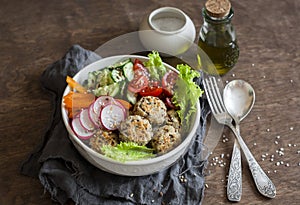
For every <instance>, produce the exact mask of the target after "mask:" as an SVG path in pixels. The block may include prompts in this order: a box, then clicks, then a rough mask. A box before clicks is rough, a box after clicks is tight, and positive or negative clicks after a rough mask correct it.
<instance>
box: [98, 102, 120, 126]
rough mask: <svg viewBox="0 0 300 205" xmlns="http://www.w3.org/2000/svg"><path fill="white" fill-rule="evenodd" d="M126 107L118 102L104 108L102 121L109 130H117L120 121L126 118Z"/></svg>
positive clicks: (101, 114)
mask: <svg viewBox="0 0 300 205" xmlns="http://www.w3.org/2000/svg"><path fill="white" fill-rule="evenodd" d="M124 109H125V108H124V107H123V106H120V105H117V104H109V105H106V106H105V107H103V108H102V110H101V113H100V122H101V124H102V125H103V127H104V128H106V129H108V130H116V129H117V128H118V126H119V125H120V123H121V122H122V121H123V120H125V118H126V113H125V112H124Z"/></svg>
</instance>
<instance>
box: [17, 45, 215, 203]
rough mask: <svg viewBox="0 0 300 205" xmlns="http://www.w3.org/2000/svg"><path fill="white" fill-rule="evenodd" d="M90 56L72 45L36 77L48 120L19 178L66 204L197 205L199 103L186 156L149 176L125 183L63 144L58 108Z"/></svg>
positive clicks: (123, 178)
mask: <svg viewBox="0 0 300 205" xmlns="http://www.w3.org/2000/svg"><path fill="white" fill-rule="evenodd" d="M96 59H99V56H97V55H96V54H95V53H94V52H91V51H88V50H85V49H83V48H82V47H80V46H78V45H74V46H72V47H71V48H70V50H69V51H68V52H67V53H66V54H65V56H64V57H63V58H62V59H61V60H58V61H57V62H55V63H53V64H52V65H50V66H48V67H47V68H46V70H45V71H44V72H43V74H42V76H41V83H42V86H43V88H44V89H45V90H46V91H48V92H49V93H50V94H51V96H52V98H51V100H52V103H53V114H52V117H51V120H50V122H49V125H48V126H47V129H46V132H45V134H44V136H43V138H42V142H41V143H40V145H39V146H38V147H37V148H36V149H35V150H34V151H33V153H32V154H31V155H30V156H29V158H28V159H27V160H26V161H25V162H24V163H23V164H22V166H21V173H22V174H24V175H28V176H32V177H38V178H39V180H40V182H41V183H42V185H43V186H44V187H45V189H46V190H47V191H49V193H50V194H51V197H52V199H53V200H54V201H56V202H58V203H60V204H65V203H66V202H67V201H68V200H69V199H72V200H73V201H74V202H75V203H76V204H103V205H110V204H113V205H118V204H122V205H123V204H125V205H126V204H201V202H202V198H203V192H204V176H203V172H204V167H205V164H206V161H205V160H203V161H202V160H201V159H200V154H201V151H202V148H203V146H202V140H203V136H204V133H205V127H206V117H207V115H208V113H209V109H208V106H207V103H206V102H205V101H203V100H202V101H201V107H202V113H201V119H200V120H201V123H200V124H201V125H200V126H199V128H198V131H197V136H196V137H195V139H194V142H193V143H192V146H191V147H190V149H189V150H188V152H187V153H186V154H185V155H184V156H182V157H181V158H180V159H179V160H178V161H177V162H176V163H175V164H174V165H172V166H171V167H169V168H167V169H165V170H163V171H161V172H159V173H156V174H152V175H148V176H141V177H126V176H118V175H114V174H110V173H107V172H105V171H102V170H100V169H98V168H96V167H94V166H93V165H91V164H90V163H89V162H87V161H86V160H85V159H84V158H83V157H82V156H81V155H80V154H79V153H78V152H77V150H76V149H75V147H74V146H73V144H72V142H71V141H70V139H69V138H68V133H67V130H66V128H65V126H64V124H63V121H62V117H61V111H60V103H61V99H62V94H63V91H64V89H65V87H66V80H65V79H66V76H67V75H69V76H74V75H75V74H76V73H77V72H78V71H79V70H80V69H82V68H83V67H84V66H85V65H86V64H88V63H90V62H92V61H93V60H96Z"/></svg>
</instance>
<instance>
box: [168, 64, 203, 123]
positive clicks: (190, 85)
mask: <svg viewBox="0 0 300 205" xmlns="http://www.w3.org/2000/svg"><path fill="white" fill-rule="evenodd" d="M176 68H177V70H178V71H179V75H178V79H177V81H176V84H175V90H174V96H173V98H172V101H173V103H174V104H175V105H176V106H178V107H179V108H180V109H179V110H178V111H177V113H178V115H179V117H180V119H181V122H182V123H183V124H184V126H188V127H189V120H190V117H191V115H192V114H193V113H195V112H196V109H197V108H196V104H197V102H198V100H199V98H200V97H201V96H202V94H203V92H204V91H203V90H201V88H200V87H199V86H198V85H197V84H196V83H195V82H194V81H193V80H194V78H196V77H199V76H200V73H199V72H197V71H195V70H192V69H191V67H190V66H188V65H184V64H179V65H177V67H176Z"/></svg>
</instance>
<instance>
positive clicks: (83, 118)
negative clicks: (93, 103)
mask: <svg viewBox="0 0 300 205" xmlns="http://www.w3.org/2000/svg"><path fill="white" fill-rule="evenodd" d="M79 121H80V123H81V126H82V127H83V128H85V129H86V130H88V131H93V130H94V128H95V126H94V125H95V124H94V123H93V122H92V121H91V119H90V117H89V109H88V108H85V109H83V110H81V111H80V114H79Z"/></svg>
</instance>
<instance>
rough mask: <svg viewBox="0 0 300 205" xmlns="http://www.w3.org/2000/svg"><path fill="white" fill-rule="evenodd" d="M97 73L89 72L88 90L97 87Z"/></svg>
mask: <svg viewBox="0 0 300 205" xmlns="http://www.w3.org/2000/svg"><path fill="white" fill-rule="evenodd" d="M96 79H97V76H96V73H95V72H89V74H88V79H87V87H88V88H94V87H95V86H96Z"/></svg>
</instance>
